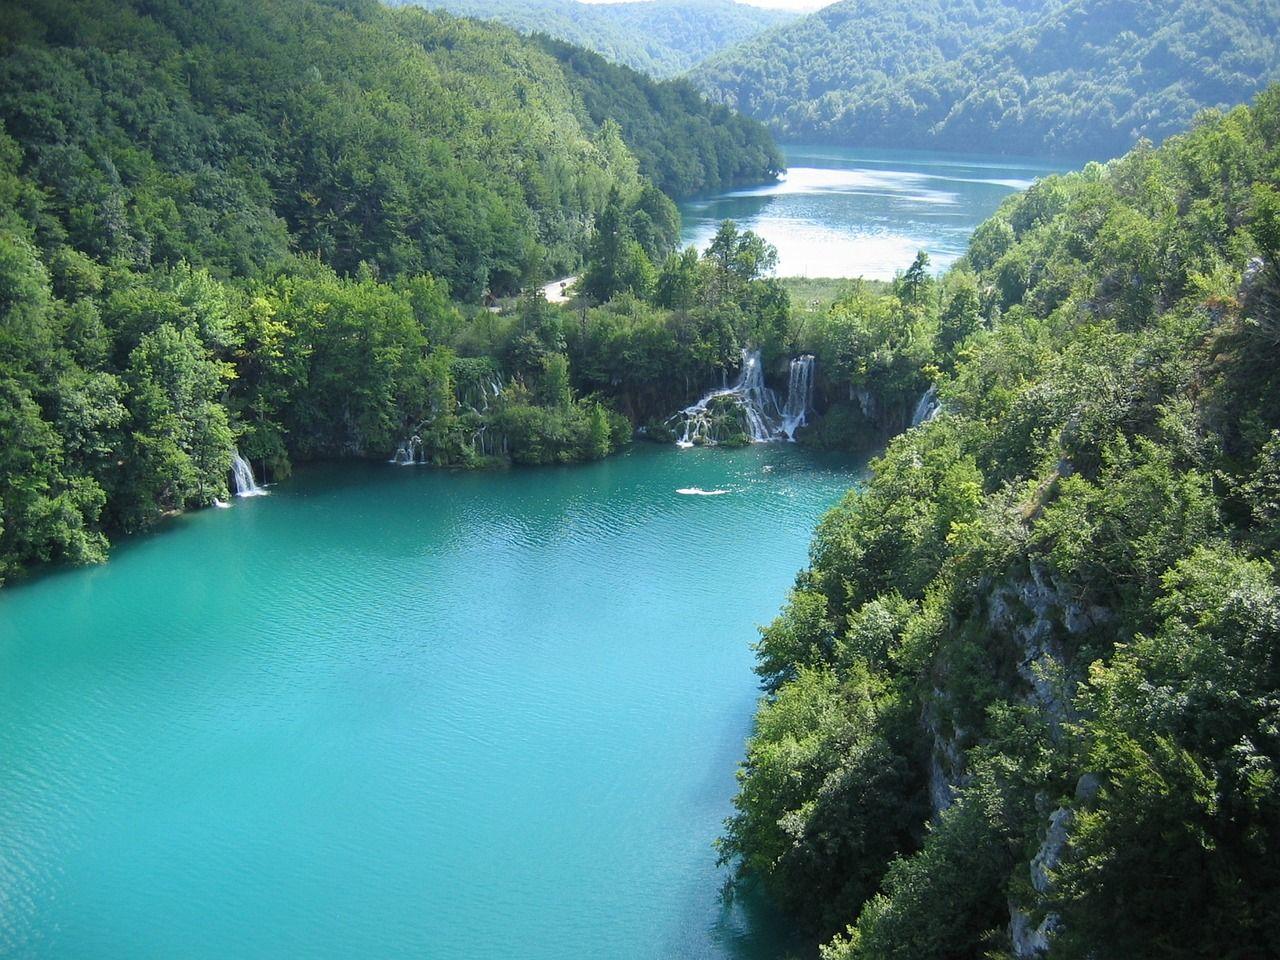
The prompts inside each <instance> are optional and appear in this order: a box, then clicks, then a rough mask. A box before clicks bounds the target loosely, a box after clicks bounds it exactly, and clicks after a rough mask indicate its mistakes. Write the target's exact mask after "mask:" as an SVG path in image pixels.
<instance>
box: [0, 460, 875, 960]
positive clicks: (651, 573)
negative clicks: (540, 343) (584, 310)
mask: <svg viewBox="0 0 1280 960" xmlns="http://www.w3.org/2000/svg"><path fill="white" fill-rule="evenodd" d="M859 466H860V465H858V464H855V463H851V462H849V461H843V460H826V459H815V458H814V457H813V456H810V455H806V454H805V453H803V452H802V451H800V450H798V449H797V448H795V447H792V446H788V445H769V446H760V447H754V448H751V449H746V450H739V451H726V450H715V451H703V450H687V451H677V450H674V449H671V448H655V447H645V446H641V447H637V448H636V449H634V450H633V451H632V452H630V453H627V454H625V455H622V456H619V457H615V458H612V459H610V460H608V461H605V462H603V463H600V464H595V465H590V466H578V467H566V468H548V469H536V470H513V471H509V472H492V473H447V472H437V471H431V470H429V469H425V468H415V467H392V466H388V465H383V464H364V465H348V466H335V467H322V468H313V469H308V470H304V471H302V472H301V473H300V474H299V475H298V476H297V477H295V478H294V479H293V480H290V481H288V482H287V483H284V484H281V485H279V486H277V487H275V488H274V489H273V490H272V492H271V495H270V496H268V497H263V498H259V499H255V500H249V501H242V502H238V503H236V504H235V505H234V506H233V508H232V509H229V510H208V511H203V512H200V513H197V514H193V515H191V516H188V517H185V518H181V519H179V520H177V521H175V522H173V523H170V524H169V525H168V526H167V527H166V528H165V529H164V530H162V531H161V532H159V533H156V534H153V535H150V536H146V537H143V538H139V539H137V540H135V541H132V542H130V543H127V544H125V545H124V546H122V547H121V548H120V549H118V550H117V552H116V554H115V556H114V557H113V558H112V560H111V561H110V563H108V564H106V565H104V566H101V567H95V568H91V569H83V570H72V571H65V572H60V573H56V574H52V575H47V576H44V577H42V578H40V579H37V580H35V581H34V582H31V583H28V584H23V585H18V586H12V587H6V588H5V589H4V590H3V591H2V592H0V956H3V957H6V958H55V957H56V958H94V960H115V958H119V960H126V958H127V960H134V958H151V957H155V958H175V957H182V958H188V960H201V958H208V960H226V958H231V957H234V958H237V960H252V958H264V960H266V958H272V960H275V958H281V957H291V958H296V957H303V958H320V957H323V958H334V960H338V958H342V960H352V958H388V957H430V958H449V960H468V958H476V960H480V958H483V960H496V958H524V960H540V958H547V960H551V958H556V960H561V958H568V957H572V958H584V960H585V958H602V960H603V958H609V960H632V958H655V960H656V958H672V957H682V958H684V957H689V958H756V957H772V956H776V955H777V954H778V953H779V952H780V949H781V947H780V944H779V941H778V933H777V931H778V930H779V929H780V925H779V924H777V923H776V922H772V921H771V919H770V918H769V917H768V916H763V915H760V914H759V913H758V912H754V911H753V907H752V905H751V904H749V903H748V904H744V903H742V902H741V900H739V901H738V902H737V903H736V904H735V905H734V906H733V907H731V908H727V907H725V906H723V905H722V904H721V903H720V901H719V900H718V892H719V889H720V884H721V879H722V876H723V874H722V872H721V871H720V870H718V869H717V867H716V866H715V852H714V850H713V848H712V841H713V839H714V837H715V836H716V835H717V833H718V832H719V830H720V824H721V821H722V820H723V818H724V817H725V816H726V815H727V814H728V813H729V811H730V798H731V796H732V794H733V790H734V776H733V773H734V767H735V765H736V763H737V761H738V759H739V757H740V756H741V754H742V744H743V738H744V737H745V736H746V735H747V733H748V730H749V724H750V719H751V714H752V710H753V705H754V702H755V699H756V697H757V695H758V689H757V687H756V683H755V678H754V676H753V675H752V673H751V667H752V654H751V650H750V647H749V644H750V643H751V642H752V640H753V638H754V636H755V629H754V628H755V625H756V624H758V623H761V622H765V621H767V620H768V619H770V618H771V617H772V616H773V614H774V613H775V612H776V610H777V608H778V606H779V604H780V602H781V601H782V600H783V598H784V596H785V594H786V590H787V587H788V586H789V584H790V583H791V581H792V578H793V575H794V574H795V572H796V570H797V569H798V568H799V567H801V566H802V565H803V564H804V562H805V556H806V547H807V544H808V542H809V538H810V534H811V531H812V528H813V525H814V522H815V521H816V520H817V518H818V517H819V516H820V514H821V513H822V512H823V511H824V510H825V509H826V508H827V507H828V506H830V505H831V504H832V503H834V502H835V501H836V500H837V499H838V498H839V496H840V495H841V493H842V492H843V491H844V490H845V489H846V488H847V487H848V486H849V485H850V484H851V483H852V482H853V481H854V480H855V479H856V476H857V473H858V469H859ZM693 488H698V489H702V490H708V491H710V490H727V491H728V493H726V494H723V495H719V496H687V495H681V494H678V493H677V492H676V491H677V490H680V489H693Z"/></svg>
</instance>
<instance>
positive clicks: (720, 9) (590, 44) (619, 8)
mask: <svg viewBox="0 0 1280 960" xmlns="http://www.w3.org/2000/svg"><path fill="white" fill-rule="evenodd" d="M396 2H397V3H399V4H408V3H413V2H416V3H417V5H418V6H423V7H428V8H431V9H439V10H446V11H448V12H449V13H453V14H457V15H458V16H462V17H475V18H477V19H480V20H495V21H497V22H498V23H504V24H506V25H507V26H509V27H513V28H514V29H516V30H519V31H520V32H521V33H544V34H546V35H548V36H551V37H555V38H556V39H557V40H564V41H566V42H568V43H572V44H574V45H576V46H579V47H586V48H587V49H588V50H594V51H595V52H596V53H599V54H602V55H603V56H605V57H606V58H608V59H609V60H611V61H613V62H614V63H620V64H623V65H624V66H628V67H633V68H634V69H636V70H640V71H643V72H644V73H647V74H649V75H650V76H654V77H659V78H666V77H674V76H676V75H677V74H680V73H683V72H684V71H686V70H688V69H689V68H690V67H692V66H694V65H695V64H697V63H700V62H701V61H703V60H705V59H706V58H707V57H709V56H711V55H712V54H714V53H716V52H718V51H720V50H723V49H725V48H726V47H728V46H731V45H732V44H735V43H737V42H739V41H741V40H746V39H747V38H748V37H752V36H754V35H755V34H758V33H760V32H762V31H764V30H768V29H769V28H770V27H774V26H777V25H778V24H781V23H786V22H787V21H789V20H792V19H794V18H795V15H794V14H790V13H786V12H784V11H781V10H768V9H762V8H760V7H753V6H748V5H747V4H745V3H736V2H734V0H647V2H640V3H607V4H595V3H578V2H576V0H396Z"/></svg>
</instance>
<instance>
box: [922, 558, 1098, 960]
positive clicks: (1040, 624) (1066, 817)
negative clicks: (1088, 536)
mask: <svg viewBox="0 0 1280 960" xmlns="http://www.w3.org/2000/svg"><path fill="white" fill-rule="evenodd" d="M1110 619H1111V614H1110V612H1109V611H1108V610H1106V609H1105V608H1102V607H1099V606H1096V605H1091V604H1089V603H1087V602H1085V601H1082V600H1081V599H1080V598H1079V597H1078V596H1076V594H1075V592H1074V591H1072V590H1069V589H1068V588H1067V587H1066V586H1065V585H1064V584H1062V583H1060V582H1058V581H1057V580H1055V579H1054V577H1053V576H1052V575H1051V574H1050V573H1049V571H1048V570H1047V569H1046V568H1045V567H1044V566H1042V565H1040V564H1038V563H1034V562H1032V563H1030V564H1028V565H1027V567H1026V568H1025V573H1022V574H1020V575H1018V576H1014V577H1011V578H1009V579H1008V580H1005V581H1003V582H1001V583H998V584H995V585H993V586H992V587H991V588H990V590H989V592H988V594H987V597H986V622H985V624H984V626H985V628H986V629H987V631H988V632H989V634H990V635H991V637H992V638H993V640H994V639H995V638H1002V639H1006V640H1008V641H1009V642H1011V643H1012V645H1013V649H1014V650H1015V651H1016V652H1017V656H1018V659H1017V664H1016V669H1017V673H1018V676H1019V678H1020V679H1021V680H1023V681H1024V682H1025V684H1026V688H1025V691H1024V692H1023V694H1022V699H1023V701H1024V702H1026V703H1028V704H1031V705H1033V706H1035V707H1036V708H1037V709H1038V710H1039V711H1040V712H1041V713H1042V714H1043V715H1044V716H1045V717H1046V718H1047V719H1048V720H1049V724H1050V729H1051V730H1052V731H1053V735H1054V736H1057V735H1059V732H1060V730H1061V727H1062V724H1063V723H1064V722H1067V721H1069V720H1070V719H1071V717H1072V705H1071V690H1072V689H1074V686H1075V682H1076V680H1077V679H1078V678H1077V677H1074V676H1073V675H1072V672H1071V669H1070V666H1071V665H1070V664H1069V663H1068V658H1069V654H1068V647H1069V643H1070V638H1072V637H1077V636H1080V635H1082V634H1084V633H1086V632H1087V631H1089V630H1091V629H1093V628H1095V627H1098V626H1101V625H1104V624H1105V623H1107V622H1108V621H1109V620H1110ZM948 701H949V697H948V695H947V693H946V692H945V691H944V690H942V689H940V688H938V687H935V689H934V691H933V697H931V698H930V703H929V706H928V707H926V709H925V711H924V715H923V716H922V717H921V722H922V723H923V724H924V728H925V730H926V732H927V734H928V736H929V738H930V740H931V742H932V745H933V746H932V750H931V753H930V764H929V798H930V801H931V804H932V808H933V814H934V816H935V817H937V816H938V815H939V814H940V813H941V812H942V811H943V810H945V809H947V808H948V807H949V806H951V804H952V803H953V802H954V800H955V792H956V790H957V789H958V788H959V787H961V786H963V785H964V782H965V780H966V774H965V770H964V749H965V747H966V746H967V745H968V744H967V743H966V731H965V730H964V729H962V728H961V727H960V726H959V725H958V724H956V723H955V722H954V720H953V719H952V718H951V717H950V716H949V714H950V712H951V711H950V710H949V703H948ZM1096 791H1097V778H1096V777H1094V776H1093V775H1092V774H1085V776H1083V777H1081V778H1080V782H1079V784H1078V785H1077V788H1076V796H1077V799H1088V798H1089V797H1091V796H1092V795H1093V793H1095V792H1096ZM1071 820H1072V812H1071V809H1070V808H1069V807H1067V806H1058V807H1056V808H1055V809H1053V810H1052V812H1050V813H1049V814H1048V818H1047V822H1046V825H1045V828H1044V836H1043V838H1042V840H1041V843H1040V847H1039V849H1038V850H1037V851H1036V854H1035V856H1034V857H1033V858H1032V860H1031V862H1030V863H1029V864H1028V869H1029V871H1030V880H1031V887H1032V889H1033V890H1034V891H1035V893H1036V899H1040V898H1042V897H1045V896H1047V895H1048V894H1049V893H1050V892H1051V889H1052V873H1053V871H1054V870H1055V869H1056V868H1057V866H1058V864H1059V863H1060V862H1061V861H1062V857H1063V855H1064V853H1065V851H1066V849H1067V845H1068V842H1069V839H1070V829H1071ZM1033 909H1034V908H1033V906H1032V905H1027V904H1019V903H1016V902H1014V901H1012V900H1011V901H1010V903H1009V939H1010V941H1011V944H1012V948H1013V955H1014V956H1015V957H1017V958H1019V960H1035V958H1040V957H1043V956H1044V955H1045V954H1046V952H1047V951H1048V948H1049V941H1050V939H1051V937H1052V936H1053V934H1054V932H1055V931H1056V930H1057V929H1058V928H1059V926H1060V925H1061V918H1060V917H1059V916H1058V915H1057V914H1055V913H1052V912H1050V913H1047V914H1045V915H1043V916H1042V917H1041V919H1040V921H1039V922H1038V923H1036V922H1034V915H1033Z"/></svg>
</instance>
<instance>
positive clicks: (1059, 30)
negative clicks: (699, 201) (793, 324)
mask: <svg viewBox="0 0 1280 960" xmlns="http://www.w3.org/2000/svg"><path fill="white" fill-rule="evenodd" d="M690 79H691V80H693V81H694V82H695V83H696V84H697V85H698V86H699V87H701V88H702V89H703V90H705V91H707V93H708V94H709V95H710V96H711V97H712V98H713V99H716V100H719V101H721V102H723V103H726V104H728V105H729V106H733V107H735V108H737V109H739V110H742V111H743V112H745V113H747V114H749V115H751V116H754V117H756V118H757V119H760V120H764V121H766V122H767V123H769V124H770V125H771V126H772V127H773V129H774V130H775V132H777V133H779V134H780V135H782V136H784V137H790V138H797V139H810V140H825V141H829V142H840V143H849V144H856V145H860V146H884V147H921V148H929V147H934V148H942V149H953V150H979V151H984V152H1001V153H1022V154H1053V155H1063V156H1074V157H1085V156H1093V157H1109V156H1113V155H1116V154H1119V153H1122V152H1123V151H1125V150H1127V149H1128V148H1129V147H1131V146H1132V145H1133V144H1134V143H1135V142H1137V141H1138V140H1139V139H1140V138H1143V137H1145V138H1148V139H1150V140H1153V141H1156V142H1159V141H1161V140H1163V139H1165V138H1166V137H1167V136H1169V135H1170V134H1172V133H1174V132H1177V131H1178V130H1181V129H1184V128H1185V127H1186V126H1187V125H1188V124H1189V123H1190V122H1191V120H1192V119H1193V118H1194V116H1195V115H1196V113H1198V112H1199V111H1201V110H1203V109H1206V108H1218V107H1227V106H1231V105H1234V104H1237V103H1241V102H1244V101H1247V100H1249V99H1250V98H1251V97H1253V96H1254V95H1255V94H1256V93H1257V92H1258V91H1259V90H1260V89H1262V88H1263V87H1264V86H1266V85H1267V84H1269V83H1271V82H1274V81H1276V80H1280V0H1168V2H1164V3H1154V2H1151V0H993V2H983V3H977V2H975V0H843V2H841V3H836V4H833V5H832V6H830V7H826V8H824V9H822V10H819V11H818V12H816V13H814V14H811V15H809V16H806V17H803V18H801V19H800V20H797V21H795V22H793V23H789V24H785V25H782V26H779V27H777V28H775V29H773V30H770V31H768V32H767V33H764V34H761V35H759V36H757V37H753V38H751V39H750V40H747V41H744V42H743V43H740V44H738V45H736V46H734V47H732V48H730V49H728V50H725V51H723V52H721V53H719V54H717V55H715V56H713V57H711V58H710V59H709V60H708V61H707V62H705V63H703V64H701V65H699V66H698V67H696V68H694V69H693V71H691V73H690Z"/></svg>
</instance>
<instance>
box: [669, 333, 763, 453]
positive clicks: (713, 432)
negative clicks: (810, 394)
mask: <svg viewBox="0 0 1280 960" xmlns="http://www.w3.org/2000/svg"><path fill="white" fill-rule="evenodd" d="M780 416H781V411H779V409H778V398H777V396H776V395H775V394H774V392H773V391H772V390H770V389H769V388H768V387H766V386H765V385H764V370H763V368H762V367H761V365H760V351H759V350H746V349H744V350H743V351H742V371H741V372H740V373H739V374H738V380H737V382H736V383H734V385H733V386H731V387H721V388H720V389H719V390H712V391H711V392H710V393H708V394H706V396H704V397H703V398H702V399H701V400H699V401H698V402H697V403H695V404H693V405H692V406H689V407H685V408H684V409H683V410H681V411H680V412H679V413H677V414H676V415H675V416H674V417H672V418H671V419H670V420H668V421H667V422H668V423H669V424H671V425H672V427H673V428H674V429H675V430H676V431H677V432H678V434H679V436H678V438H677V439H676V445H677V446H681V447H692V446H693V445H694V444H703V445H706V446H714V445H715V444H717V443H720V442H722V441H723V440H725V439H726V435H725V428H726V426H728V425H729V424H731V423H732V424H734V425H736V426H738V427H739V428H740V429H741V431H742V432H743V433H744V434H745V435H746V437H747V439H749V440H750V441H751V442H752V443H767V442H768V441H769V440H772V439H774V435H775V433H776V430H777V423H778V420H779V418H780Z"/></svg>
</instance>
